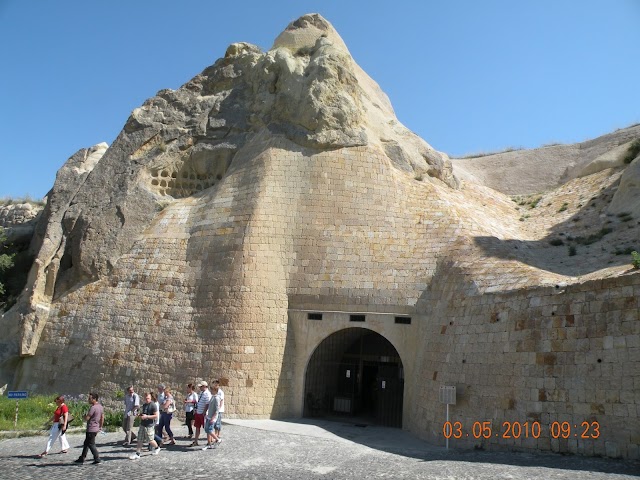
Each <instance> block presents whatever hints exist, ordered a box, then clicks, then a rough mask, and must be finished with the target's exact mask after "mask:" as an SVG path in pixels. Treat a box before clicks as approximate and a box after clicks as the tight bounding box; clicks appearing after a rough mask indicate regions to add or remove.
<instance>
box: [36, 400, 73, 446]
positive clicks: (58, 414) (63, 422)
mask: <svg viewBox="0 0 640 480" xmlns="http://www.w3.org/2000/svg"><path fill="white" fill-rule="evenodd" d="M55 402H56V405H58V408H56V411H55V412H53V416H52V417H51V419H50V421H52V422H53V425H51V430H49V441H47V447H46V448H45V450H44V452H42V453H41V454H40V455H38V458H42V457H44V456H45V455H46V454H48V453H49V450H51V447H52V446H53V444H54V443H56V440H57V439H58V438H59V439H60V447H61V449H62V453H67V451H68V450H69V442H68V441H67V436H66V435H65V432H66V431H67V422H68V420H69V407H67V406H66V405H65V403H64V397H63V396H62V395H60V396H59V397H56V399H55Z"/></svg>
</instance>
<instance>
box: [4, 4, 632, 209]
mask: <svg viewBox="0 0 640 480" xmlns="http://www.w3.org/2000/svg"><path fill="white" fill-rule="evenodd" d="M310 12H318V13H320V14H322V15H323V16H324V17H325V18H327V20H329V21H330V22H331V23H332V24H333V26H334V27H335V28H336V29H337V30H338V32H339V33H340V35H341V36H342V38H343V39H344V41H345V43H346V44H347V46H348V47H349V50H350V51H351V54H352V55H353V57H354V59H355V60H356V62H358V63H359V64H360V66H361V67H362V68H363V69H364V70H365V71H366V72H367V73H368V74H369V75H370V76H371V77H372V78H373V79H374V80H376V81H377V82H378V83H379V84H380V86H381V87H382V89H383V90H384V91H385V92H386V93H387V94H388V95H389V97H390V99H391V102H392V104H393V106H394V108H395V111H396V114H397V116H398V119H399V120H400V121H401V122H402V123H403V124H404V125H406V126H407V127H408V128H410V129H411V130H413V131H414V132H416V133H418V134H419V135H420V136H421V137H422V138H424V139H425V140H426V141H427V142H429V143H430V144H431V145H432V146H433V147H434V148H436V149H438V150H441V151H444V152H447V153H448V154H450V155H455V156H459V155H463V154H465V153H473V152H479V151H495V150H500V149H503V148H506V147H525V148H533V147H537V146H541V145H545V144H548V143H556V142H559V143H573V142H577V141H582V140H586V139H589V138H593V137H597V136H599V135H602V134H605V133H608V132H610V131H613V130H615V129H616V128H622V127H625V126H628V125H630V124H633V123H638V122H640V89H639V88H638V85H639V82H640V61H639V60H638V59H639V58H640V53H639V52H640V27H639V25H640V1H639V0H538V1H533V0H531V1H513V0H484V1H473V0H467V1H462V0H446V1H445V0H440V1H437V2H436V1H427V0H424V1H404V0H396V1H393V2H391V1H378V0H369V1H355V0H324V1H305V0H295V1H294V0H290V1H278V0H272V1H270V2H266V1H264V0H261V1H254V0H244V1H241V2H217V1H195V0H183V1H175V0H174V1H166V0H154V1H153V2H152V1H146V0H145V1H143V0H137V1H133V0H127V1H124V0H110V1H109V2H92V1H86V0H83V1H79V0H78V1H76V0H60V1H55V2H54V1H50V0H30V1H25V0H0V65H1V69H2V74H0V92H1V93H0V162H1V163H2V170H1V173H0V197H5V196H21V195H25V194H30V195H31V196H33V197H42V196H44V195H45V194H46V193H47V191H48V190H49V189H50V188H51V186H52V185H53V181H54V179H55V173H56V171H57V170H58V169H59V168H60V166H62V164H63V163H64V162H65V161H66V159H67V158H68V157H69V156H71V155H72V154H73V153H74V152H76V151H77V150H78V149H80V148H82V147H88V146H91V145H94V144H96V143H99V142H102V141H106V142H107V143H109V144H111V142H112V141H113V140H114V139H115V138H116V136H117V135H118V133H119V131H120V130H121V129H122V127H123V126H124V123H125V121H126V119H127V117H128V116H129V114H130V113H131V111H132V110H133V109H134V108H136V107H138V106H140V105H141V104H142V103H143V102H144V100H145V99H147V98H149V97H152V96H153V95H155V93H156V92H157V91H158V90H161V89H163V88H173V89H176V88H178V87H180V86H181V85H182V84H183V83H185V82H187V81H188V80H189V79H190V78H192V77H193V76H194V75H196V74H197V73H199V72H200V71H202V70H203V69H204V68H205V67H207V66H208V65H211V64H213V63H214V62H215V60H216V59H218V58H220V57H221V56H223V55H224V52H225V50H226V47H227V46H228V45H229V44H230V43H233V42H237V41H247V42H250V43H254V44H256V45H258V46H260V47H261V48H262V49H263V50H266V49H268V48H270V47H271V45H272V43H273V40H274V39H275V37H276V36H277V35H278V34H279V33H280V32H281V31H282V30H283V29H284V28H285V27H286V25H287V24H288V23H289V22H290V21H292V20H294V19H295V18H297V17H299V16H300V15H303V14H305V13H310Z"/></svg>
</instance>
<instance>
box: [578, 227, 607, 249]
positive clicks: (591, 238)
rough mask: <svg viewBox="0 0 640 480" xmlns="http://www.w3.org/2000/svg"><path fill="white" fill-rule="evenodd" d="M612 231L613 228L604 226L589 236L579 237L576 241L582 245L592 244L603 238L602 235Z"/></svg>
mask: <svg viewBox="0 0 640 480" xmlns="http://www.w3.org/2000/svg"><path fill="white" fill-rule="evenodd" d="M612 231H613V229H612V228H609V227H603V228H601V229H600V230H599V231H598V232H596V233H592V234H591V235H589V236H588V237H577V238H576V242H578V243H580V244H582V245H591V244H592V243H596V242H597V241H599V240H602V237H604V236H605V235H608V234H609V233H611V232H612Z"/></svg>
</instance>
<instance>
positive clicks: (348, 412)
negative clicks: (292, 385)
mask: <svg viewBox="0 0 640 480" xmlns="http://www.w3.org/2000/svg"><path fill="white" fill-rule="evenodd" d="M403 393H404V370H403V367H402V361H401V360H400V355H399V354H398V352H397V350H396V349H395V347H394V346H393V345H392V344H391V343H390V342H389V341H388V340H387V339H386V338H384V337H383V336H382V335H380V334H378V333H375V332H372V331H371V330H367V329H365V328H347V329H344V330H340V331H339V332H336V333H334V334H332V335H330V336H328V337H327V338H325V339H324V340H323V341H322V343H320V345H318V347H317V348H316V350H315V351H314V352H313V355H311V359H310V360H309V364H308V365H307V373H306V376H305V386H304V398H305V402H304V416H306V417H325V418H331V417H336V418H338V419H344V418H349V419H350V420H352V421H356V422H359V423H365V424H375V425H384V426H389V427H402V399H403Z"/></svg>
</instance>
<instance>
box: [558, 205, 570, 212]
mask: <svg viewBox="0 0 640 480" xmlns="http://www.w3.org/2000/svg"><path fill="white" fill-rule="evenodd" d="M568 207H569V204H568V203H567V202H564V203H563V204H562V206H561V207H560V210H558V213H560V212H564V211H565V210H566V209H567V208H568Z"/></svg>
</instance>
